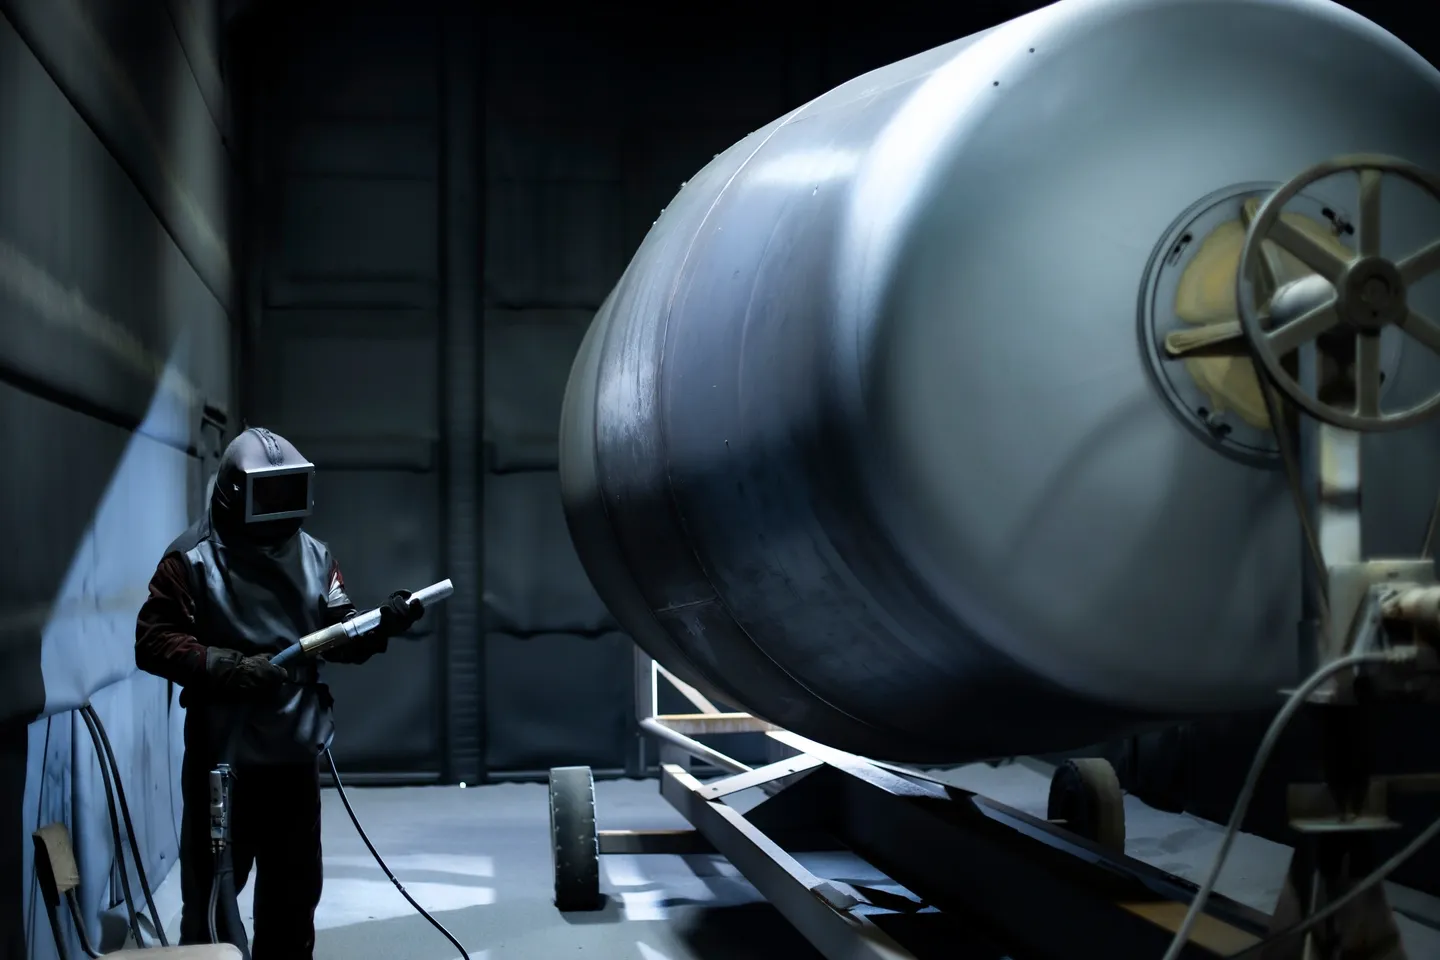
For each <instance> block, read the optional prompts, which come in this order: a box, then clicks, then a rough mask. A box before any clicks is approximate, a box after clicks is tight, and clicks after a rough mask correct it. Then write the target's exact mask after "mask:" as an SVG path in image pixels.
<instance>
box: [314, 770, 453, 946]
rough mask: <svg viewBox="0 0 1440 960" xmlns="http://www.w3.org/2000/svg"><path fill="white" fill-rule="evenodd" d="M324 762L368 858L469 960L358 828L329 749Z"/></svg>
mask: <svg viewBox="0 0 1440 960" xmlns="http://www.w3.org/2000/svg"><path fill="white" fill-rule="evenodd" d="M325 762H326V763H327V764H328V765H329V766H330V776H331V777H333V778H334V779H335V792H336V793H338V794H340V802H341V803H343V804H345V812H346V813H348V814H349V815H350V822H351V823H353V824H355V832H356V833H358V834H360V839H361V841H362V842H364V844H365V848H366V849H367V850H369V851H370V856H372V857H374V858H375V862H376V863H377V864H379V865H380V869H381V870H383V871H385V876H387V877H389V878H390V882H391V883H393V884H395V889H396V890H399V891H400V896H402V897H404V898H405V902H406V903H408V904H410V906H412V907H414V908H415V912H416V913H418V914H420V916H422V917H424V918H425V919H426V921H428V922H429V924H430V926H432V927H434V928H435V929H436V930H438V931H440V935H441V936H442V937H444V938H445V939H446V940H449V941H450V945H451V946H452V947H454V948H455V949H456V950H459V951H460V956H461V957H463V958H464V960H470V954H469V953H468V952H466V950H465V947H464V946H463V945H462V944H461V943H460V941H459V940H457V939H455V935H454V934H452V933H451V932H450V931H449V930H447V929H445V925H444V924H443V923H441V922H440V921H439V920H436V919H435V918H434V917H432V916H431V915H430V914H429V913H428V912H427V911H426V910H425V908H424V907H422V906H420V904H418V903H416V902H415V898H414V897H412V896H410V891H409V890H406V889H405V887H404V885H403V884H401V883H400V880H399V879H398V878H397V877H396V876H395V874H394V873H392V872H391V871H390V867H389V865H388V864H386V863H385V860H384V859H383V858H382V857H381V856H380V851H378V850H376V849H375V844H373V843H371V842H370V837H369V836H367V835H366V833H365V828H364V827H362V826H360V818H359V817H357V816H356V815H355V808H354V807H352V806H350V798H349V797H347V796H346V795H345V785H344V784H342V783H341V782H340V771H339V770H337V769H336V767H335V758H334V757H333V756H331V755H330V748H329V747H326V748H325Z"/></svg>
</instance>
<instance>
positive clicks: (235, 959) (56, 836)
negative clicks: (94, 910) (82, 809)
mask: <svg viewBox="0 0 1440 960" xmlns="http://www.w3.org/2000/svg"><path fill="white" fill-rule="evenodd" d="M33 839H34V841H35V881H36V882H37V883H38V884H40V893H41V895H42V896H43V897H44V898H45V910H46V912H47V913H48V914H49V915H50V930H51V931H52V932H53V933H54V934H55V949H56V951H57V952H58V953H59V954H60V960H70V953H69V951H68V950H67V949H66V947H65V931H64V929H63V927H62V926H61V923H60V899H61V897H64V898H65V902H66V903H67V904H68V905H69V907H70V920H71V922H72V923H74V924H75V932H76V933H78V934H79V935H80V946H81V948H82V949H83V950H84V951H85V953H86V954H87V955H89V956H90V957H92V958H99V957H100V956H102V955H101V954H100V953H99V952H98V951H97V950H96V949H95V948H94V947H93V946H92V945H91V943H90V937H89V935H88V934H86V932H85V927H84V925H83V924H81V923H80V905H79V904H78V903H77V902H76V897H75V890H76V888H77V887H79V886H80V868H79V867H78V866H77V865H76V864H75V851H74V849H73V848H72V847H71V845H70V831H69V830H66V829H65V824H63V823H52V824H50V825H48V826H44V827H41V828H40V829H39V830H36V831H35V833H34V834H33ZM103 956H104V957H105V958H106V960H110V958H112V957H121V958H125V957H131V958H143V960H241V958H240V951H239V950H236V949H235V948H234V947H233V946H231V945H230V944H228V943H222V944H204V945H201V946H193V947H149V948H142V949H135V950H120V951H118V952H116V953H107V954H104V955H103Z"/></svg>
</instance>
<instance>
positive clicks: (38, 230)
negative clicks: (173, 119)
mask: <svg viewBox="0 0 1440 960" xmlns="http://www.w3.org/2000/svg"><path fill="white" fill-rule="evenodd" d="M0 90H3V91H4V95H3V96H0V339H3V343H4V344H5V348H4V351H3V356H0V368H3V369H4V370H5V371H8V373H9V374H10V375H11V377H12V378H16V379H19V380H22V381H24V382H25V383H26V384H27V388H28V389H31V390H39V391H41V392H42V393H44V394H46V395H47V396H51V397H52V398H54V399H59V400H61V402H68V403H71V404H73V405H78V406H82V407H84V408H85V409H86V410H87V412H88V413H89V414H91V415H92V416H100V417H103V418H106V419H109V420H111V421H112V422H115V423H120V424H124V425H126V426H128V427H131V428H133V427H135V426H137V425H139V424H140V423H141V422H142V421H147V422H146V424H145V429H146V432H147V433H149V434H150V435H152V436H155V437H158V438H160V439H163V440H164V441H166V442H168V443H171V444H174V445H176V446H178V447H181V448H182V449H183V448H185V447H188V446H191V445H193V443H194V440H195V437H194V434H195V432H196V430H197V425H198V416H197V417H191V416H190V415H189V414H190V412H191V411H192V410H194V411H198V409H199V406H200V405H201V404H202V403H203V402H205V400H207V399H212V400H215V401H218V402H220V403H221V404H222V405H223V404H224V402H225V399H226V395H227V393H228V390H229V385H228V380H229V375H228V369H227V367H226V355H227V353H228V349H227V347H228V339H229V327H228V320H227V317H226V313H225V306H224V304H223V303H222V302H220V301H219V300H217V299H216V298H215V296H214V295H213V293H212V292H211V291H210V290H209V289H207V287H206V286H205V284H204V283H203V282H202V281H201V278H200V277H199V276H197V274H196V273H195V271H194V270H193V269H192V268H191V265H190V264H189V263H188V262H187V259H186V257H185V255H184V254H183V253H182V251H181V249H180V247H179V246H178V245H177V244H176V242H175V240H174V239H173V238H172V236H171V235H170V234H169V233H167V232H166V230H165V227H164V226H163V225H162V223H160V222H159V221H157V219H156V217H155V216H154V214H153V213H152V211H151V208H150V205H149V204H148V203H147V200H146V197H145V196H144V195H143V194H142V193H141V192H140V191H139V190H137V188H136V185H135V183H134V182H133V180H132V179H131V176H130V175H129V174H128V173H127V171H126V169H125V167H124V166H123V165H122V164H121V163H120V162H118V161H117V160H116V159H115V158H114V157H113V156H112V154H111V153H110V151H109V150H108V149H107V148H106V146H105V144H104V143H103V142H102V140H101V139H100V138H99V137H98V136H97V135H96V133H95V131H94V129H93V128H92V127H91V126H90V125H89V124H87V123H86V121H85V120H84V119H82V117H81V116H80V115H79V114H78V113H77V112H76V111H75V110H74V109H73V108H72V107H71V105H70V103H69V102H68V101H67V99H66V97H65V96H64V94H63V92H62V91H61V90H60V89H59V88H58V87H57V86H56V85H55V84H54V83H53V82H52V80H51V79H50V76H49V74H48V73H47V71H46V69H45V68H44V66H43V65H42V64H41V63H40V61H38V60H37V59H36V58H35V57H34V56H33V55H32V54H31V52H30V50H29V48H28V47H27V46H26V45H25V43H24V41H23V40H22V39H21V37H20V36H19V35H18V34H17V33H15V32H14V31H13V30H12V29H11V28H10V27H9V25H8V23H7V22H6V21H5V20H3V19H0ZM201 109H203V105H202V106H201ZM162 371H165V373H164V376H163V378H162V377H161V376H160V374H161V372H162ZM157 382H158V383H159V388H160V394H159V396H158V397H157V396H156V388H157ZM157 403H158V404H159V405H160V406H161V407H163V408H164V411H165V412H166V413H169V414H171V415H162V414H161V412H160V411H156V410H154V408H155V406H156V404H157Z"/></svg>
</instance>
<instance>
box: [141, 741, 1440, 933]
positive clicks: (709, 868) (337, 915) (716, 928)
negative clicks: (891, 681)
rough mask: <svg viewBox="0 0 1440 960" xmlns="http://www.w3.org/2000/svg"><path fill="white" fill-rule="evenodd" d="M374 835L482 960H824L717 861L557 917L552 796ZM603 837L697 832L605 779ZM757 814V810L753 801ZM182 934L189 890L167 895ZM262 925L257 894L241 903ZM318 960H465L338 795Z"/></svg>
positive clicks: (1407, 929)
mask: <svg viewBox="0 0 1440 960" xmlns="http://www.w3.org/2000/svg"><path fill="white" fill-rule="evenodd" d="M941 775H942V776H943V777H944V778H945V779H947V780H949V781H950V782H953V783H954V784H955V785H957V786H961V787H964V788H966V789H969V790H973V791H975V792H977V793H982V794H984V795H986V796H989V797H991V798H993V799H995V800H997V801H999V802H1001V803H1005V804H1008V805H1010V806H1013V807H1015V808H1017V809H1019V810H1022V811H1025V812H1027V813H1032V814H1037V815H1039V816H1044V813H1045V799H1046V793H1047V791H1048V787H1049V780H1048V776H1047V775H1046V774H1045V773H1044V772H1043V767H1040V765H1035V766H1033V767H1032V766H1029V765H1026V764H1012V765H1009V766H1005V767H1000V768H991V767H987V766H983V765H977V766H973V767H964V768H960V769H958V770H954V771H950V772H947V773H943V774H941ZM348 793H349V796H350V799H351V803H352V804H353V805H354V806H355V810H356V813H357V814H358V815H359V817H360V820H361V823H363V824H364V825H365V828H366V830H367V832H368V833H369V835H370V838H371V840H372V841H373V842H374V843H375V845H376V847H377V848H378V849H379V850H380V853H381V855H382V856H384V857H385V858H386V860H387V862H388V863H389V865H390V868H391V870H393V871H394V872H395V874H396V876H397V877H399V879H400V881H401V882H402V883H403V884H405V887H406V889H407V890H408V891H409V892H410V894H411V896H413V897H414V898H415V899H416V900H417V901H418V902H419V903H420V904H421V905H423V906H424V907H425V908H426V909H427V910H429V911H430V912H431V913H432V914H434V916H435V917H436V918H437V919H439V920H440V922H442V923H444V924H445V925H446V926H447V927H448V928H449V929H450V931H451V932H452V933H453V934H454V935H455V936H456V937H457V938H458V939H459V940H460V941H461V942H462V943H463V944H465V946H466V949H467V950H468V951H469V954H470V957H471V958H472V960H542V958H543V960H551V958H555V960H559V958H564V957H577V958H588V960H620V958H625V960H770V958H775V960H780V958H784V960H812V958H818V956H819V954H817V953H816V952H815V951H814V950H813V949H812V948H811V947H810V946H809V944H808V943H806V942H805V941H804V940H803V939H802V938H801V937H800V936H799V935H798V934H796V933H795V931H794V930H793V929H791V928H790V927H789V926H788V924H786V922H785V921H784V919H783V918H782V917H780V915H779V914H778V913H777V912H776V911H775V910H774V909H773V908H771V907H770V906H769V905H768V904H765V903H764V902H762V901H761V900H760V898H759V897H758V895H757V894H756V892H755V890H754V888H752V887H751V886H750V885H749V884H748V883H747V882H746V881H745V880H744V879H743V878H741V877H740V876H739V875H738V873H737V872H736V871H735V870H734V868H732V867H731V866H730V865H729V864H728V863H727V862H725V861H723V860H721V859H719V858H715V857H678V856H651V857H630V856H607V857H604V858H602V859H601V883H602V889H603V890H605V891H606V893H607V894H608V895H609V898H610V902H609V905H608V906H607V907H606V909H604V910H603V911H600V912H599V913H596V914H588V915H562V914H561V913H559V912H558V911H557V910H556V909H555V907H554V905H553V904H552V903H551V889H552V887H551V883H552V878H551V868H550V847H549V815H548V807H547V795H546V788H545V786H544V785H543V784H499V785H494V786H486V787H481V788H472V789H463V788H459V787H413V788H388V789H384V788H372V789H352V790H350V791H348ZM596 802H597V806H598V810H599V817H600V822H601V826H602V828H604V829H642V828H667V827H684V826H686V824H685V823H684V821H683V820H682V819H681V818H680V817H679V815H678V814H676V813H675V812H674V811H673V810H672V809H671V808H670V806H669V805H668V804H667V803H665V802H664V801H663V800H661V799H660V796H659V792H658V789H657V786H656V783H655V781H653V780H652V781H634V780H618V781H602V782H600V783H597V784H596ZM751 802H753V800H752V801H751ZM1126 805H1127V831H1128V840H1127V844H1126V848H1127V852H1128V853H1129V854H1130V856H1132V857H1135V858H1137V859H1139V860H1143V861H1146V862H1147V863H1150V864H1152V865H1154V866H1156V867H1159V868H1161V869H1163V870H1167V871H1170V872H1171V873H1174V874H1177V875H1179V876H1181V877H1185V878H1187V879H1191V880H1194V881H1196V882H1199V881H1200V880H1201V879H1203V876H1204V874H1205V872H1206V871H1207V870H1208V869H1209V867H1210V864H1211V862H1212V858H1213V856H1214V853H1215V851H1216V848H1217V847H1218V845H1219V840H1220V834H1221V828H1220V827H1218V826H1216V825H1214V824H1211V823H1207V822H1205V821H1201V820H1197V819H1195V818H1193V817H1189V816H1183V815H1180V816H1177V815H1173V814H1166V813H1161V812H1159V811H1156V810H1153V809H1151V808H1149V807H1147V806H1145V805H1144V804H1142V803H1140V802H1139V801H1137V800H1135V799H1134V798H1127V800H1126ZM1288 858H1289V850H1288V848H1285V847H1282V846H1279V845H1277V844H1274V843H1270V842H1269V841H1266V840H1262V839H1260V838H1258V837H1253V836H1248V835H1247V836H1242V837H1241V838H1240V839H1239V840H1238V841H1237V843H1236V845H1235V847H1234V849H1233V850H1232V852H1231V855H1230V859H1229V861H1228V863H1227V866H1226V869H1225V870H1224V872H1223V873H1222V875H1221V880H1220V884H1219V890H1220V892H1221V893H1223V894H1225V895H1227V896H1230V897H1232V898H1234V899H1236V900H1239V901H1241V902H1244V903H1247V904H1249V905H1251V906H1254V907H1256V908H1259V909H1261V910H1265V911H1269V910H1270V909H1272V908H1273V906H1274V903H1275V900H1276V898H1277V896H1278V895H1279V891H1280V886H1281V883H1282V881H1283V879H1284V875H1285V870H1286V867H1287V863H1288ZM157 901H158V902H157V906H158V907H159V909H160V910H161V911H162V913H163V914H165V915H167V916H172V917H173V918H174V919H173V921H172V922H171V923H170V924H169V927H170V928H171V930H172V933H173V931H175V929H176V928H177V927H178V920H179V891H178V877H177V876H175V875H174V874H172V875H171V876H170V877H169V878H167V879H166V882H165V883H164V884H163V885H162V887H161V889H160V890H159V891H157ZM241 901H242V903H241V907H242V913H243V914H244V915H245V916H246V917H247V918H248V917H249V915H250V898H249V891H248V890H247V891H246V892H245V893H242V895H241ZM1392 901H1393V902H1395V903H1396V906H1397V908H1401V907H1403V908H1404V909H1405V910H1407V912H1410V913H1411V914H1412V915H1414V916H1418V917H1422V918H1428V917H1434V918H1440V903H1436V901H1434V900H1432V899H1431V898H1428V897H1423V896H1420V895H1417V894H1414V893H1413V892H1412V891H1403V890H1396V891H1394V896H1393V897H1392ZM1427 922H1430V923H1432V925H1429V926H1427V925H1422V923H1418V922H1415V921H1414V920H1411V919H1409V918H1407V917H1401V918H1400V923H1401V926H1402V934H1403V935H1404V937H1405V941H1406V946H1407V948H1408V950H1409V956H1410V960H1440V930H1437V929H1436V927H1440V922H1434V921H1427ZM317 924H318V927H319V935H318V942H317V946H316V951H315V956H316V958H317V960H372V958H373V960H451V958H454V957H455V956H456V952H455V949H454V947H452V946H451V945H450V944H449V943H448V942H447V941H446V940H445V939H444V938H443V937H441V936H440V934H438V933H437V932H436V931H435V930H433V929H432V928H431V927H430V926H429V925H428V924H426V923H425V921H424V920H423V919H421V918H420V917H419V916H417V915H416V914H415V913H414V912H413V911H412V910H411V908H410V906H409V905H408V904H407V903H406V902H405V901H404V899H403V898H402V897H401V896H400V894H399V893H398V892H397V891H396V890H395V888H394V887H393V886H392V885H391V884H390V882H389V881H388V880H387V879H386V878H385V875H384V874H383V873H381V872H380V870H379V868H378V867H376V865H375V862H374V860H373V859H371V857H370V854H369V853H368V852H367V851H366V849H365V847H364V845H363V844H362V843H361V841H360V839H359V837H358V836H357V835H356V833H355V830H354V828H353V827H352V826H351V824H350V821H349V818H348V817H347V816H346V814H345V809H344V807H343V806H342V805H341V803H340V801H339V797H338V796H337V795H336V794H335V792H334V791H326V795H325V894H324V898H323V899H322V901H321V904H320V909H319V911H318V914H317Z"/></svg>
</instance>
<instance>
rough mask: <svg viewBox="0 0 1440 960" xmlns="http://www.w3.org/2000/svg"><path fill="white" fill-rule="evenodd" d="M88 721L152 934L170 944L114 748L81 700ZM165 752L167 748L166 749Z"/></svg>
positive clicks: (165, 943)
mask: <svg viewBox="0 0 1440 960" xmlns="http://www.w3.org/2000/svg"><path fill="white" fill-rule="evenodd" d="M80 711H81V712H82V713H83V714H86V715H87V716H88V717H89V719H90V720H91V721H93V722H92V723H90V724H87V726H89V727H90V736H91V737H92V738H93V737H94V736H95V734H96V733H97V732H98V733H99V734H100V739H99V741H98V743H97V747H103V748H104V750H105V757H106V759H107V760H108V761H109V763H110V772H111V774H112V775H113V776H114V778H115V796H116V797H117V798H118V799H119V801H120V816H121V817H122V818H123V819H124V821H125V832H126V833H127V834H128V835H129V837H130V858H131V859H132V860H133V861H134V862H135V876H136V879H138V880H139V881H140V892H141V893H143V894H144V895H145V906H146V907H147V908H148V909H149V911H150V922H151V923H153V924H154V925H155V935H156V936H157V937H159V938H160V946H162V947H168V946H170V940H169V939H168V938H167V937H166V936H165V925H164V924H163V923H161V922H160V911H159V910H157V909H155V894H154V892H153V891H152V889H151V887H150V878H149V876H147V874H146V870H145V861H144V859H143V858H142V857H141V856H140V840H139V837H138V836H137V835H136V833H135V821H134V820H132V819H131V818H130V803H129V801H128V800H126V798H125V785H124V784H123V783H122V782H121V781H120V761H119V760H117V759H116V757H115V748H114V747H113V746H111V744H110V735H109V734H108V733H106V732H105V724H103V723H101V722H100V715H99V714H98V713H96V712H95V707H94V706H93V705H92V704H89V703H87V704H85V705H84V706H83V707H81V708H80ZM167 755H168V752H167Z"/></svg>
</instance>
